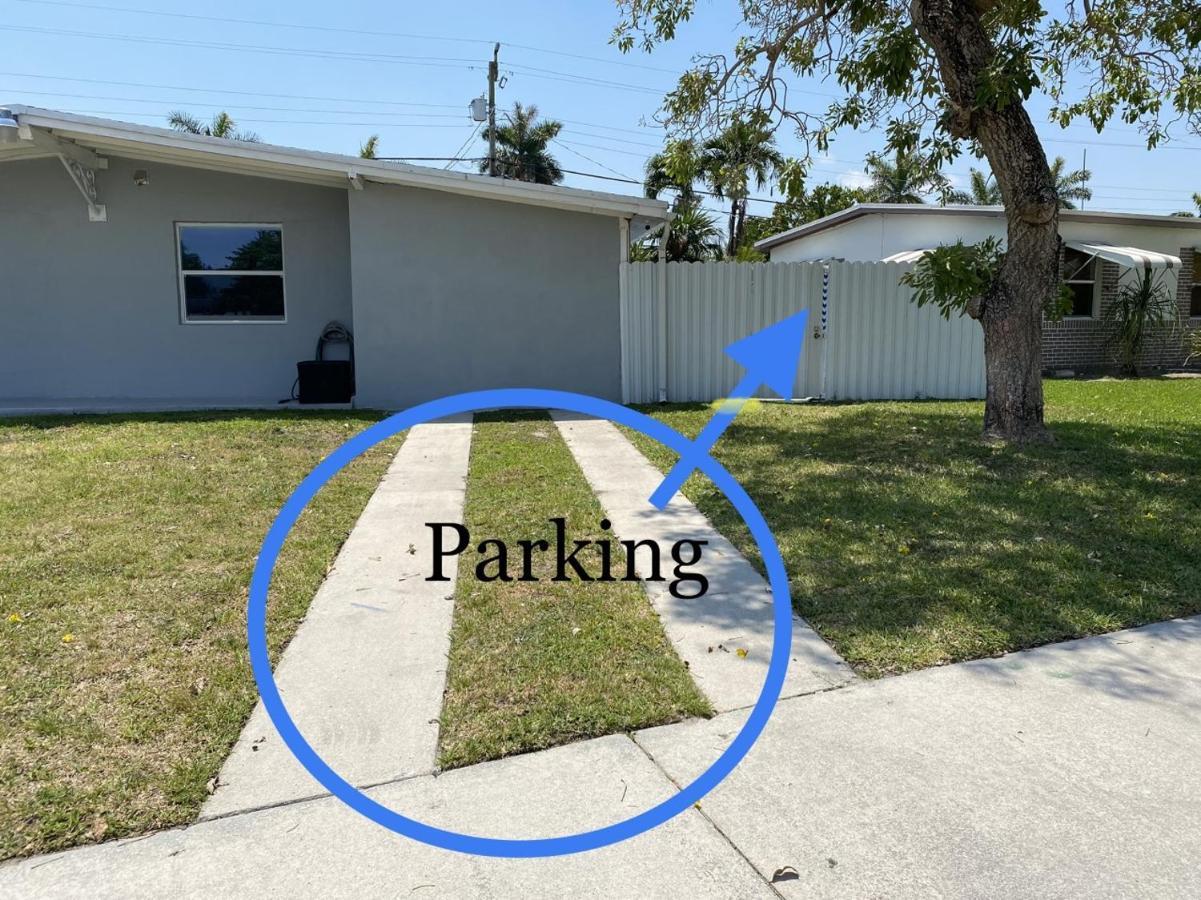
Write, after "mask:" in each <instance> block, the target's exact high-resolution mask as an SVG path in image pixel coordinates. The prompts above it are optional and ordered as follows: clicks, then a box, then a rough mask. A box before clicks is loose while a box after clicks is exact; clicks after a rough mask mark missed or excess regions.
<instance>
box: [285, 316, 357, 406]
mask: <svg viewBox="0 0 1201 900" xmlns="http://www.w3.org/2000/svg"><path fill="white" fill-rule="evenodd" d="M328 344H346V345H347V348H348V350H349V355H350V358H349V359H326V358H325V348H326V345H328ZM296 384H297V389H298V390H297V395H296V399H297V400H299V401H300V402H301V403H349V402H350V400H351V398H352V397H353V396H354V392H355V385H354V336H353V335H352V334H351V333H350V329H348V328H347V327H346V326H345V325H343V324H342V323H341V322H330V323H328V324H327V325H326V326H325V327H324V328H323V329H321V336H320V337H319V338H317V353H316V358H315V359H310V360H305V361H303V362H298V363H297V364H296Z"/></svg>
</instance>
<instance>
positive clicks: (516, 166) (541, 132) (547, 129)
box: [480, 103, 563, 184]
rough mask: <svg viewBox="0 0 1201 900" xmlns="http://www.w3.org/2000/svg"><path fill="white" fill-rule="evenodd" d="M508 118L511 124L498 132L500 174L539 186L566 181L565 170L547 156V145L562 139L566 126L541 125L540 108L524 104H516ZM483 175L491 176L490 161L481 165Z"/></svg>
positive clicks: (549, 120) (497, 160)
mask: <svg viewBox="0 0 1201 900" xmlns="http://www.w3.org/2000/svg"><path fill="white" fill-rule="evenodd" d="M505 118H506V119H507V120H508V121H507V122H506V123H505V124H504V125H501V126H499V127H498V128H497V129H496V165H497V169H498V170H499V171H500V174H501V175H502V176H503V177H504V178H514V179H516V180H518V181H532V182H534V183H536V184H558V183H559V182H560V181H562V180H563V170H562V169H561V168H559V163H558V161H557V160H556V159H555V158H554V157H553V156H551V155H550V154H549V153H547V152H546V145H547V144H549V143H550V142H551V141H553V140H554V139H555V138H556V137H558V136H559V132H560V131H562V130H563V123H562V122H556V121H554V120H553V119H547V120H546V121H544V122H538V121H536V120H537V118H538V107H536V106H533V105H530V106H522V105H521V104H520V103H515V104H513V111H512V112H511V113H508V114H507V115H506V116H505ZM480 171H481V172H483V173H485V174H486V173H487V172H488V160H484V161H483V162H481V163H480Z"/></svg>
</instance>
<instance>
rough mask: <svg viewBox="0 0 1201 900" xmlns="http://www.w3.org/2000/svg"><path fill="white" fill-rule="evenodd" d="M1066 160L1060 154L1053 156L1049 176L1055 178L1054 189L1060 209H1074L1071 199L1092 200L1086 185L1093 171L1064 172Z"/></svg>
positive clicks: (1091, 193)
mask: <svg viewBox="0 0 1201 900" xmlns="http://www.w3.org/2000/svg"><path fill="white" fill-rule="evenodd" d="M1067 164H1068V161H1067V160H1066V159H1064V158H1063V157H1062V156H1057V157H1055V162H1053V163H1051V177H1052V178H1053V179H1054V180H1055V191H1056V192H1057V193H1058V194H1059V208H1060V209H1075V208H1076V204H1075V203H1073V202H1072V201H1073V200H1092V199H1093V192H1092V188H1090V187H1089V186H1088V183H1089V181H1091V180H1092V177H1093V173H1092V172H1090V171H1089V170H1088V169H1076V170H1074V171H1072V172H1065V171H1064V168H1065V167H1066V166H1067Z"/></svg>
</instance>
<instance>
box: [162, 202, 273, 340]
mask: <svg viewBox="0 0 1201 900" xmlns="http://www.w3.org/2000/svg"><path fill="white" fill-rule="evenodd" d="M178 233H179V268H180V283H181V291H182V294H183V317H184V321H185V322H214V321H259V322H273V321H283V319H284V273H283V233H282V230H281V229H280V228H279V227H278V226H274V227H273V226H263V225H180V226H179V228H178Z"/></svg>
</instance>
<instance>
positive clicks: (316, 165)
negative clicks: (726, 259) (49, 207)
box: [7, 105, 668, 221]
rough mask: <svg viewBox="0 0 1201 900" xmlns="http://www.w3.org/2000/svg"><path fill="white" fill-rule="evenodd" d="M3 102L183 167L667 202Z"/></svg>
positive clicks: (546, 197) (88, 141) (485, 193)
mask: <svg viewBox="0 0 1201 900" xmlns="http://www.w3.org/2000/svg"><path fill="white" fill-rule="evenodd" d="M7 108H8V109H11V110H12V111H13V112H14V113H15V114H16V115H17V119H18V121H19V122H20V123H21V124H22V125H28V126H30V127H33V128H42V129H46V130H47V131H51V132H53V133H54V134H55V135H57V136H59V137H63V138H67V139H69V140H72V141H75V142H77V143H80V144H83V145H85V146H88V147H93V148H95V149H96V150H98V151H100V152H107V153H111V154H115V155H133V156H134V158H137V157H138V155H139V154H142V155H146V154H147V153H150V154H153V156H154V158H155V159H156V160H159V161H163V162H171V161H178V162H180V164H182V165H192V166H203V167H205V168H213V169H222V168H230V169H234V170H236V171H239V172H242V173H245V174H259V175H262V176H264V177H277V178H283V179H292V178H295V179H296V180H301V181H313V180H314V179H317V180H326V179H328V182H329V183H330V184H336V185H341V186H349V183H350V180H351V178H353V177H354V176H356V175H357V176H358V177H360V178H362V179H365V180H367V181H373V182H377V183H380V184H395V185H403V186H408V187H417V188H428V189H430V190H441V191H448V192H451V193H457V194H468V195H471V196H475V197H481V198H486V199H495V200H505V201H509V202H514V203H524V204H529V205H533V206H546V207H553V208H556V209H565V210H569V211H575V212H585V213H593V214H598V215H609V216H616V217H621V218H631V217H634V216H641V217H643V218H649V219H654V220H656V221H662V220H664V219H666V218H667V211H668V205H667V204H666V203H665V202H663V201H661V200H650V199H647V198H643V197H635V196H629V195H625V194H608V193H603V192H600V191H588V190H582V189H578V188H564V187H558V186H555V185H542V184H529V183H527V182H519V181H511V180H505V179H499V178H490V177H488V176H485V175H469V174H467V173H464V172H449V171H445V170H442V169H431V168H427V167H424V166H413V165H408V164H405V163H394V162H384V161H380V160H370V159H359V158H358V157H351V156H343V155H341V154H336V153H322V152H319V151H315V150H300V149H294V148H290V147H279V146H275V145H272V144H259V143H248V142H244V141H231V140H227V139H224V138H212V137H206V136H203V135H192V134H181V133H179V132H176V131H171V130H168V129H165V128H153V127H150V126H144V125H135V124H132V123H128V122H119V121H116V120H110V119H97V118H92V117H89V116H77V115H73V114H70V113H60V112H57V111H54V110H45V109H39V108H36V107H26V106H19V105H14V106H9V107H7Z"/></svg>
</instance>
